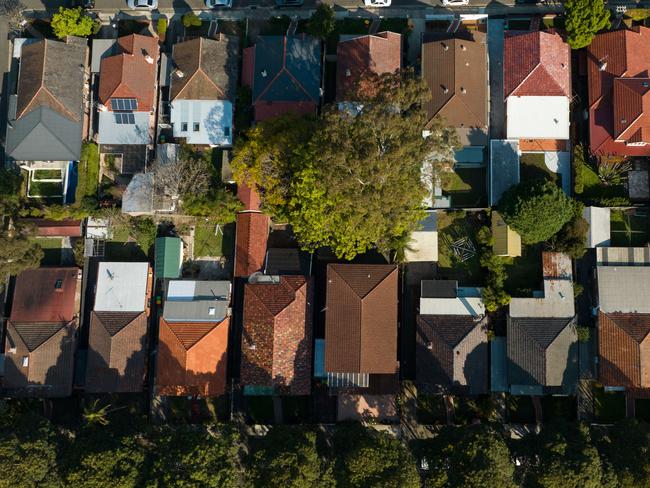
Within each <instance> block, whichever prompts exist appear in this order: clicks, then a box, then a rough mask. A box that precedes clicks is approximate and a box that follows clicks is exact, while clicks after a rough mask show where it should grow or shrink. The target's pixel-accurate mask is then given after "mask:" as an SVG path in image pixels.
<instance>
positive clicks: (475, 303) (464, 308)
mask: <svg viewBox="0 0 650 488" xmlns="http://www.w3.org/2000/svg"><path fill="white" fill-rule="evenodd" d="M420 315H471V316H472V317H479V316H481V315H485V305H484V304H483V299H482V298H481V297H480V296H479V297H457V298H420Z"/></svg>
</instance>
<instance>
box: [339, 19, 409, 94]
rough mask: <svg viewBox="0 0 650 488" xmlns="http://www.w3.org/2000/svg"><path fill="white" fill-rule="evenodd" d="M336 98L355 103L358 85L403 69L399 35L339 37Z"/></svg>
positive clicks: (382, 33) (388, 33)
mask: <svg viewBox="0 0 650 488" xmlns="http://www.w3.org/2000/svg"><path fill="white" fill-rule="evenodd" d="M336 54H337V60H336V99H337V100H338V101H339V102H350V101H352V102H354V101H355V100H354V93H355V90H356V89H357V87H358V85H359V82H360V81H361V80H363V79H364V77H366V76H369V75H383V74H386V73H395V72H397V71H399V70H401V69H402V36H401V35H400V34H397V33H395V32H388V31H386V32H379V33H377V34H368V35H360V36H359V35H344V36H341V39H340V40H339V43H338V46H337V48H336Z"/></svg>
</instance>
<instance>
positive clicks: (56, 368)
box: [2, 268, 81, 397]
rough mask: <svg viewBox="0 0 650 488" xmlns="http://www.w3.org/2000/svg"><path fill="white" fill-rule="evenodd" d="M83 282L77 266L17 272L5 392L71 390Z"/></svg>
mask: <svg viewBox="0 0 650 488" xmlns="http://www.w3.org/2000/svg"><path fill="white" fill-rule="evenodd" d="M80 282H81V276H80V273H79V270H78V269H77V268H39V269H33V270H29V271H23V272H22V273H21V274H20V275H18V277H17V278H16V285H15V288H14V293H13V302H12V307H11V315H10V317H9V321H8V322H7V329H6V335H5V346H4V355H3V356H4V376H3V378H2V386H3V388H4V391H5V393H6V394H8V395H10V396H16V397H20V396H34V397H65V396H68V395H70V394H71V393H72V380H73V375H74V368H73V361H74V353H75V349H76V344H77V326H78V315H79V303H80V289H81V287H80V286H79V285H80Z"/></svg>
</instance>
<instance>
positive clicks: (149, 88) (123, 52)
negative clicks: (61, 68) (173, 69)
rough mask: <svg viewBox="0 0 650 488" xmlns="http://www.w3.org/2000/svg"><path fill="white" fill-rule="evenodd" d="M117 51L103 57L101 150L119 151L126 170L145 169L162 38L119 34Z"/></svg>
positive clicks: (125, 172)
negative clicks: (120, 35)
mask: <svg viewBox="0 0 650 488" xmlns="http://www.w3.org/2000/svg"><path fill="white" fill-rule="evenodd" d="M115 43H116V46H115V47H114V49H115V51H116V54H113V55H111V56H107V57H104V58H102V59H101V62H100V71H99V92H98V103H99V105H98V109H99V131H98V132H99V135H98V142H99V151H100V153H102V154H113V155H117V161H118V163H117V166H118V169H119V171H120V173H122V174H134V173H138V172H141V171H142V170H143V169H144V167H145V163H146V155H147V146H149V145H150V144H152V143H153V126H154V123H155V119H154V113H155V108H156V99H157V97H156V94H157V84H156V80H157V74H158V55H159V48H158V38H156V37H149V36H144V35H140V34H130V35H127V36H123V37H119V38H118V39H117V40H116V41H115Z"/></svg>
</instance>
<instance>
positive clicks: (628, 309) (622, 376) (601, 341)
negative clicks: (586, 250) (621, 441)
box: [596, 248, 650, 395]
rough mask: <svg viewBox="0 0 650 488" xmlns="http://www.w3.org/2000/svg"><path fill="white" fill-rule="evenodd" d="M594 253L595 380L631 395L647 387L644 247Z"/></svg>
mask: <svg viewBox="0 0 650 488" xmlns="http://www.w3.org/2000/svg"><path fill="white" fill-rule="evenodd" d="M597 251H599V254H602V256H599V258H598V261H599V263H598V266H597V268H596V278H597V285H598V378H599V381H600V382H601V383H602V384H603V385H604V386H605V388H606V389H607V390H626V391H627V392H628V393H629V394H632V395H634V394H635V393H638V392H639V390H643V389H647V388H649V387H650V356H649V351H650V349H649V346H648V344H649V342H648V337H649V336H648V334H649V333H650V302H649V301H648V296H650V294H649V293H650V256H648V249H647V248H598V249H597ZM626 251H627V252H626ZM629 251H633V252H629Z"/></svg>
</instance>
